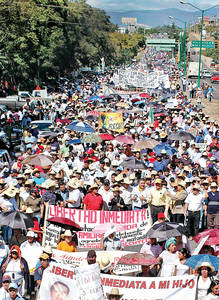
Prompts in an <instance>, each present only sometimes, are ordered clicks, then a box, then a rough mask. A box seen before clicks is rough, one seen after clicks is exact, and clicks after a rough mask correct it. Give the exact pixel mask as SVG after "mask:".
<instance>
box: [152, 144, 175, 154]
mask: <svg viewBox="0 0 219 300" xmlns="http://www.w3.org/2000/svg"><path fill="white" fill-rule="evenodd" d="M162 150H166V152H167V155H173V154H174V153H175V152H176V149H174V148H173V147H171V146H170V145H169V144H166V143H161V144H159V145H157V146H156V147H154V152H155V153H156V154H161V151H162Z"/></svg>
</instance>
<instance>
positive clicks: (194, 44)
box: [191, 41, 215, 49]
mask: <svg viewBox="0 0 219 300" xmlns="http://www.w3.org/2000/svg"><path fill="white" fill-rule="evenodd" d="M200 43H201V41H192V44H191V48H200ZM202 48H211V49H213V48H215V42H214V41H202Z"/></svg>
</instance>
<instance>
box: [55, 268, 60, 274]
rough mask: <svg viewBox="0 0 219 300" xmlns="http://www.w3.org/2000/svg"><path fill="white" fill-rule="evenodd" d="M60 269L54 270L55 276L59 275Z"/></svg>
mask: <svg viewBox="0 0 219 300" xmlns="http://www.w3.org/2000/svg"><path fill="white" fill-rule="evenodd" d="M61 270H62V269H61V268H59V267H56V270H55V274H56V275H60V274H61Z"/></svg>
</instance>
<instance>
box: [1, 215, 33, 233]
mask: <svg viewBox="0 0 219 300" xmlns="http://www.w3.org/2000/svg"><path fill="white" fill-rule="evenodd" d="M0 225H1V226H4V225H5V226H9V227H11V228H14V229H15V228H20V229H28V228H32V227H34V223H33V221H32V219H31V218H30V217H29V216H27V215H26V214H25V213H23V212H19V211H6V212H1V213H0Z"/></svg>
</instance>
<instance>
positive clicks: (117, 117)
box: [99, 112, 124, 132]
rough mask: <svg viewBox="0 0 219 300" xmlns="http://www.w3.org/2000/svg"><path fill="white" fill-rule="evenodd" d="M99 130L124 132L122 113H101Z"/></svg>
mask: <svg viewBox="0 0 219 300" xmlns="http://www.w3.org/2000/svg"><path fill="white" fill-rule="evenodd" d="M99 128H104V129H107V130H112V131H117V132H124V123H123V117H122V113H121V112H118V113H100V118H99Z"/></svg>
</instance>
